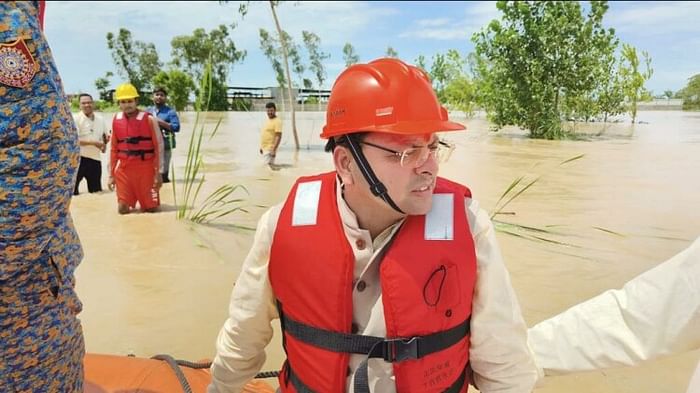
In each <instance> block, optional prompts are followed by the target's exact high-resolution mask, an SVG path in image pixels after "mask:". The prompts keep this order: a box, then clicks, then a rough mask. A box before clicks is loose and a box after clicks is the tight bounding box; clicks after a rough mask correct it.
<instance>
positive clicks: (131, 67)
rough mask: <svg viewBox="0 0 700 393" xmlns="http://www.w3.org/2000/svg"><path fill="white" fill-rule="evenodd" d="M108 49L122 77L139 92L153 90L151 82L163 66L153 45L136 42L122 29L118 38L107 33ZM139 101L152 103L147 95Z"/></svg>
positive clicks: (128, 32) (142, 96)
mask: <svg viewBox="0 0 700 393" xmlns="http://www.w3.org/2000/svg"><path fill="white" fill-rule="evenodd" d="M107 48H109V50H110V51H111V52H112V60H114V64H115V66H116V69H117V73H118V74H119V75H120V76H121V77H123V78H125V79H127V80H128V81H129V82H130V83H131V84H133V85H134V86H135V87H136V89H137V90H139V91H149V90H151V89H152V88H153V86H152V85H151V81H152V80H153V77H154V76H156V74H157V73H158V71H159V70H160V68H161V67H162V65H163V64H162V63H161V62H160V60H159V59H158V51H156V47H155V45H153V43H150V42H149V43H146V42H143V41H138V40H134V39H133V38H132V36H131V32H130V31H129V30H127V29H125V28H120V29H119V33H118V34H117V35H116V36H115V35H114V33H112V32H108V33H107ZM139 101H140V102H141V103H142V104H143V103H148V102H150V100H149V98H148V97H146V96H145V95H141V98H140V99H139Z"/></svg>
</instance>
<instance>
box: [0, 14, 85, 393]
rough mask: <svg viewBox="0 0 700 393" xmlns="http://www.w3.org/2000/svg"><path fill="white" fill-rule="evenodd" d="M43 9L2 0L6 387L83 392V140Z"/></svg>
mask: <svg viewBox="0 0 700 393" xmlns="http://www.w3.org/2000/svg"><path fill="white" fill-rule="evenodd" d="M42 9H43V2H38V1H2V2H0V114H1V115H0V174H1V175H0V390H1V391H3V392H66V393H79V392H82V391H83V356H84V354H85V347H84V341H83V332H82V327H81V325H80V320H79V319H78V317H77V316H78V314H79V313H80V311H81V310H82V304H81V303H80V300H79V299H78V295H77V294H76V293H75V276H74V274H73V273H74V271H75V269H76V267H77V266H78V264H79V263H80V261H81V259H82V258H83V250H82V247H81V245H80V240H79V239H78V235H77V233H76V231H75V228H74V227H73V220H72V219H71V215H70V201H71V196H72V194H73V188H74V186H75V174H76V171H77V169H78V162H79V159H80V148H79V146H78V133H77V132H76V128H75V124H74V123H73V118H72V116H71V112H70V106H69V104H68V102H67V100H66V98H65V97H66V96H65V93H64V92H63V85H62V83H61V78H60V76H59V75H58V70H57V69H56V65H55V63H54V60H53V57H52V55H51V50H50V49H49V46H48V43H47V42H46V39H45V37H44V35H43V33H42V31H41V15H42Z"/></svg>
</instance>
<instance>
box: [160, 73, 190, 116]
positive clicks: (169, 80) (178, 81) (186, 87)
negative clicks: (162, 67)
mask: <svg viewBox="0 0 700 393" xmlns="http://www.w3.org/2000/svg"><path fill="white" fill-rule="evenodd" d="M153 86H163V87H165V89H166V90H167V91H168V102H169V103H170V105H172V106H174V107H175V110H177V111H182V110H184V109H185V107H186V106H187V102H188V101H189V97H190V93H192V92H194V91H195V85H194V81H193V80H192V77H190V76H189V75H187V74H186V73H184V72H182V71H180V70H177V69H171V70H169V71H167V72H166V71H160V72H159V73H158V74H156V76H155V78H153Z"/></svg>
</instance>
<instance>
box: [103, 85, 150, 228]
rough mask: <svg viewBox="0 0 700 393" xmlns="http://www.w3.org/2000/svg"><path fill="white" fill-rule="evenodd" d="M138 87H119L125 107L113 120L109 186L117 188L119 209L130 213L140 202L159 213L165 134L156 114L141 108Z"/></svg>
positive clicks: (118, 95) (118, 97)
mask: <svg viewBox="0 0 700 393" xmlns="http://www.w3.org/2000/svg"><path fill="white" fill-rule="evenodd" d="M138 97H139V94H138V92H137V91H136V88H135V87H134V86H133V85H132V84H130V83H124V84H121V85H119V86H117V90H116V92H115V99H116V100H117V102H118V103H119V108H120V109H121V110H122V111H121V112H119V113H117V114H116V115H115V116H114V119H113V120H112V132H113V137H112V148H111V150H110V160H109V187H110V189H113V188H114V187H115V186H116V189H117V210H118V212H119V214H128V213H129V211H130V210H131V209H132V208H134V207H136V202H138V203H139V205H140V207H141V210H142V211H144V212H149V213H152V212H156V211H158V207H159V206H160V195H159V190H160V187H161V185H162V184H163V180H162V178H161V175H160V174H161V172H163V166H162V162H163V159H162V157H163V135H162V134H161V133H160V128H159V126H158V122H157V121H156V120H155V117H154V116H152V115H151V114H150V113H148V112H144V111H141V110H139V109H138V106H137V103H136V98H138Z"/></svg>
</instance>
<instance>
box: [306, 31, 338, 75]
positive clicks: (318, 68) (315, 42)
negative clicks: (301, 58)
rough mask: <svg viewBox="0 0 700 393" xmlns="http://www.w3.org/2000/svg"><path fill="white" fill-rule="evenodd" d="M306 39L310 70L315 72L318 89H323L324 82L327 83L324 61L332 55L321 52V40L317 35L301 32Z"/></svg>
mask: <svg viewBox="0 0 700 393" xmlns="http://www.w3.org/2000/svg"><path fill="white" fill-rule="evenodd" d="M301 34H302V36H303V38H304V46H306V51H307V52H308V53H309V64H310V65H309V69H310V70H311V72H313V74H314V76H315V77H316V82H318V88H319V89H321V88H323V82H325V81H326V68H325V67H324V66H323V61H324V60H326V59H329V58H330V57H331V55H330V54H328V53H325V52H323V51H321V49H320V46H321V38H319V36H317V35H316V34H315V33H312V32H309V31H302V32H301Z"/></svg>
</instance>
